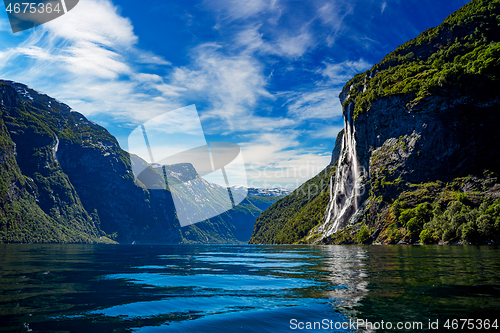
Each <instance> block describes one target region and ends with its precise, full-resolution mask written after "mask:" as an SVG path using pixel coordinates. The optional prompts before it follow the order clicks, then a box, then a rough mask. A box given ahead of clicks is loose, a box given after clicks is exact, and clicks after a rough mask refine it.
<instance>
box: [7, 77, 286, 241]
mask: <svg viewBox="0 0 500 333" xmlns="http://www.w3.org/2000/svg"><path fill="white" fill-rule="evenodd" d="M0 101H1V103H0V176H1V178H0V243H12V242H18V243H29V242H31V243H33V242H63V243H81V242H84V243H93V242H120V243H134V242H135V243H164V244H165V243H186V242H187V243H200V242H202V243H240V242H245V241H247V240H248V239H249V238H250V236H251V230H253V223H254V221H255V218H256V217H257V216H258V215H259V214H260V212H261V211H262V210H263V209H265V208H267V207H268V206H269V205H270V204H271V203H272V199H269V200H270V201H271V202H268V201H269V200H268V199H267V198H266V199H264V198H263V199H259V198H253V199H251V198H249V200H250V199H251V200H252V202H251V201H249V200H245V201H244V202H243V203H242V204H241V205H239V206H237V207H236V208H235V209H233V210H231V211H229V212H226V213H225V214H223V215H221V216H219V217H216V218H213V219H211V220H209V221H205V222H201V223H199V224H197V225H195V226H192V227H187V228H181V227H180V224H179V221H178V219H177V217H176V213H175V208H174V204H173V201H172V197H171V192H170V191H168V190H161V189H158V190H148V189H147V188H146V186H144V184H143V183H142V182H141V180H140V179H142V178H140V179H139V180H135V179H134V175H133V172H132V167H131V163H145V162H144V161H140V160H138V159H137V158H136V157H134V158H133V159H131V156H130V155H129V154H128V153H127V152H125V151H123V150H122V149H121V148H120V147H119V145H118V142H117V141H116V139H115V138H114V137H113V136H112V135H111V134H109V132H108V131H107V130H106V129H104V128H103V127H101V126H98V125H97V124H94V123H93V122H91V121H89V120H87V119H86V118H85V117H84V116H83V115H81V114H80V113H78V112H75V111H73V110H71V108H70V107H68V106H67V105H65V104H62V103H60V102H58V101H57V100H55V99H53V98H51V97H49V96H47V95H44V94H42V93H39V92H37V91H35V90H33V89H31V88H29V87H27V86H25V85H23V84H20V83H15V82H11V81H2V80H0ZM148 170H149V172H151V173H155V171H154V169H153V168H149V169H148ZM158 176H159V175H158ZM159 177H161V176H159ZM149 185H151V184H149ZM276 200H277V199H276ZM254 203H255V205H254ZM256 205H257V206H258V207H256Z"/></svg>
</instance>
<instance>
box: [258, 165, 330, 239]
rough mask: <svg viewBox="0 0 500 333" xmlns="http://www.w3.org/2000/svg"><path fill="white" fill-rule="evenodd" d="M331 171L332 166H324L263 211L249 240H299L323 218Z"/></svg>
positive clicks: (327, 198)
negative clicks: (315, 174) (320, 170)
mask: <svg viewBox="0 0 500 333" xmlns="http://www.w3.org/2000/svg"><path fill="white" fill-rule="evenodd" d="M334 174H335V167H333V166H328V167H326V168H325V170H323V171H322V172H321V173H319V174H318V175H317V176H316V177H314V178H312V179H310V180H309V181H307V182H305V183H304V184H303V185H302V186H300V187H299V188H298V189H296V190H295V191H294V192H293V193H291V194H289V195H288V196H286V197H284V198H283V199H281V200H279V201H278V202H276V203H275V204H274V205H272V206H271V207H270V208H269V209H267V210H266V211H264V212H263V213H262V214H261V215H260V216H259V217H258V218H257V221H256V222H255V228H254V232H253V235H252V238H251V239H250V242H249V243H251V244H289V243H296V242H299V241H301V240H302V239H303V238H304V237H305V236H307V234H308V232H309V231H310V230H311V229H312V228H314V227H315V226H316V225H317V224H318V223H319V222H320V221H321V219H322V218H323V214H324V212H325V210H326V206H327V204H328V200H329V191H328V184H329V182H330V178H331V177H332V176H333V175H334Z"/></svg>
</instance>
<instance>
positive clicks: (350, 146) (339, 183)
mask: <svg viewBox="0 0 500 333" xmlns="http://www.w3.org/2000/svg"><path fill="white" fill-rule="evenodd" d="M346 116H347V117H346V118H345V119H344V126H345V127H344V131H345V132H344V136H343V139H342V149H341V154H340V156H339V160H338V165H337V172H336V173H335V182H334V186H332V184H331V183H330V203H329V205H328V208H327V211H326V214H325V219H324V223H323V224H322V226H321V227H320V230H319V231H321V232H322V234H323V235H324V236H329V235H331V234H334V233H336V232H337V231H338V230H339V229H341V228H343V227H345V226H346V224H347V222H348V221H349V219H350V218H351V217H352V216H353V215H354V213H355V212H356V211H357V210H358V206H359V200H360V197H361V195H362V191H361V181H362V171H361V168H360V165H359V161H358V156H357V152H356V139H355V135H354V134H355V128H354V126H353V123H352V120H351V112H347V115H346ZM332 180H333V179H332ZM332 188H333V191H332Z"/></svg>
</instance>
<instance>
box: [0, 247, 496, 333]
mask: <svg viewBox="0 0 500 333" xmlns="http://www.w3.org/2000/svg"><path fill="white" fill-rule="evenodd" d="M499 268H500V255H499V251H498V248H495V247H439V246H428V247H427V246H425V247H424V246H421V247H399V246H394V247H391V246H381V247H377V246H205V245H190V246H187V245H186V246H113V245H108V246H106V245H0V278H1V279H0V323H1V324H0V326H1V328H0V330H1V331H28V330H32V331H33V332H37V331H44V332H47V331H50V332H68V331H70V332H111V331H115V332H130V331H134V332H153V331H161V332H163V331H168V332H235V331H238V332H283V331H297V330H292V329H291V325H290V320H292V319H296V320H297V321H296V322H297V323H298V322H303V323H307V322H322V321H323V320H326V321H327V322H328V323H330V324H331V325H332V324H333V323H343V322H349V320H351V321H353V322H355V321H356V320H357V319H364V320H370V321H381V320H384V321H410V320H419V321H423V322H428V320H434V319H440V320H444V319H451V318H493V317H492V316H494V317H496V313H497V312H498V310H500V298H499V297H498V296H500V283H499V282H500V281H499V280H500V278H499V276H498V272H499ZM322 323H324V321H323V322H322ZM323 327H324V328H326V327H325V325H323ZM316 328H317V330H316V331H323V332H324V331H334V332H346V331H349V329H344V330H343V329H335V328H334V327H333V325H332V326H331V327H328V329H327V330H320V329H318V328H319V327H316ZM362 330H363V329H359V331H362ZM311 331H314V330H311ZM380 331H383V330H380Z"/></svg>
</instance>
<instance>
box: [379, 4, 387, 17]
mask: <svg viewBox="0 0 500 333" xmlns="http://www.w3.org/2000/svg"><path fill="white" fill-rule="evenodd" d="M386 7H387V1H384V2H382V5H381V6H380V13H382V14H383V13H384V11H385V8H386Z"/></svg>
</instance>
